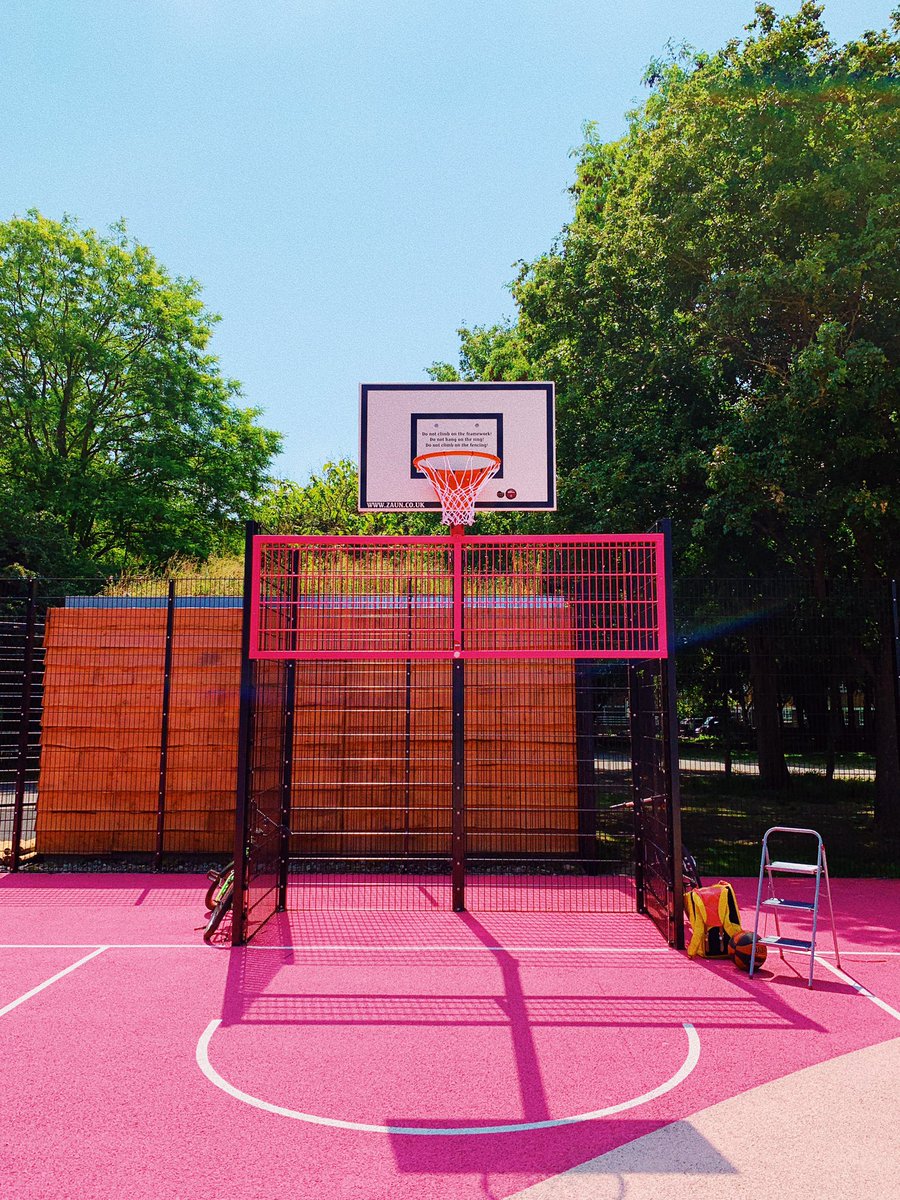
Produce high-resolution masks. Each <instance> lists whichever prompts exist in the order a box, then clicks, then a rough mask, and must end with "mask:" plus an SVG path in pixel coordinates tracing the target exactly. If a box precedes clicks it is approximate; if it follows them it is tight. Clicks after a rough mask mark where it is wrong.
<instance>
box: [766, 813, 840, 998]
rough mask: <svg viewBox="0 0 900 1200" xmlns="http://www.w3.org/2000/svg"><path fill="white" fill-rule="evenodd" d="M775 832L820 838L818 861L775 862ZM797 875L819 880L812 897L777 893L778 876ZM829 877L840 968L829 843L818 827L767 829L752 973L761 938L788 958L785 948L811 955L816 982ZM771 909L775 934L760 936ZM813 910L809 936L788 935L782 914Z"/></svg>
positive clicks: (837, 959) (828, 891) (810, 982)
mask: <svg viewBox="0 0 900 1200" xmlns="http://www.w3.org/2000/svg"><path fill="white" fill-rule="evenodd" d="M773 834H795V835H800V836H804V837H809V838H815V840H816V854H815V862H782V861H778V860H776V861H773V860H772V857H771V855H770V852H769V839H770V838H771V837H772V835H773ZM776 875H795V876H803V875H805V876H807V877H808V878H810V879H815V894H814V895H813V898H812V900H788V899H785V898H783V897H781V896H776V895H775V878H774V877H775V876H776ZM765 878H767V879H768V882H769V895H768V899H766V900H763V880H764V879H765ZM823 879H824V880H825V893H826V895H827V896H828V909H829V912H830V914H831V935H832V938H833V939H834V956H835V964H836V966H838V967H840V965H841V956H840V953H839V951H838V943H837V929H836V928H835V924H834V905H833V904H832V902H831V880H830V879H829V878H828V860H827V858H826V856H825V846H824V844H823V842H822V838H821V836H820V835H819V834H818V833H817V832H816V831H815V829H795V828H793V827H792V826H790V825H773V826H772V828H771V829H767V830H766V832H765V835H764V836H763V841H762V854H761V855H760V860H759V887H758V889H757V892H756V913H755V916H754V919H753V949H752V952H751V955H750V975H751V976H752V975H753V972H754V970H755V969H756V945H757V939H758V940H759V941H760V942H761V943H762V944H763V945H764V946H774V947H776V948H777V950H778V953H779V954H780V955H781V957H782V958H784V952H785V950H794V951H798V952H801V953H804V952H805V953H807V954H809V982H808V984H807V987H812V985H813V970H814V968H815V964H816V931H817V929H818V924H819V899H820V896H821V891H822V880H823ZM769 912H771V913H772V915H773V916H774V917H775V934H776V936H775V937H759V919H760V916H761V915H764V916H765V917H766V918H768V915H769ZM784 913H789V914H792V913H811V914H812V929H811V931H810V935H809V938H797V937H784V936H783V935H782V932H781V922H780V921H779V914H784Z"/></svg>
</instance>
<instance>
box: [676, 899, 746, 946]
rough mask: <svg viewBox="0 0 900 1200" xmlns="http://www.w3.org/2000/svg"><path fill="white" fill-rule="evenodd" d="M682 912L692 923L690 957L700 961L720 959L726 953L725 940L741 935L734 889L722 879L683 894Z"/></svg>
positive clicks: (726, 942) (739, 915)
mask: <svg viewBox="0 0 900 1200" xmlns="http://www.w3.org/2000/svg"><path fill="white" fill-rule="evenodd" d="M684 911H685V914H686V915H687V919H688V920H689V921H690V923H691V931H692V936H691V941H690V945H689V946H688V954H689V956H690V957H691V958H695V957H696V956H697V955H698V954H699V955H700V957H701V958H723V957H724V956H725V955H726V954H727V953H728V939H729V938H730V937H737V935H738V934H739V933H741V932H742V931H741V914H740V912H739V910H738V903H737V897H736V896H735V894H734V888H733V887H732V886H731V884H730V883H726V882H725V880H724V879H720V880H719V882H718V883H713V884H710V886H709V887H700V888H691V890H690V891H688V892H685V894H684Z"/></svg>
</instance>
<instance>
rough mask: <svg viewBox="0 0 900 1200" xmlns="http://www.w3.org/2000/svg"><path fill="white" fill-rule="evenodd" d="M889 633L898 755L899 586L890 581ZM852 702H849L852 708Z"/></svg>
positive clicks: (899, 713)
mask: <svg viewBox="0 0 900 1200" xmlns="http://www.w3.org/2000/svg"><path fill="white" fill-rule="evenodd" d="M891 632H892V634H893V639H892V644H893V651H894V720H895V721H896V723H897V742H898V753H900V585H898V582H897V580H896V579H892V580H891ZM852 704H853V700H852V698H851V699H850V700H849V705H850V706H851V707H852Z"/></svg>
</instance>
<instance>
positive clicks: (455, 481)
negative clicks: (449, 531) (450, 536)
mask: <svg viewBox="0 0 900 1200" xmlns="http://www.w3.org/2000/svg"><path fill="white" fill-rule="evenodd" d="M413 466H414V467H415V468H416V470H417V471H421V472H422V473H423V474H424V475H427V476H428V479H429V480H430V482H431V485H432V487H433V488H434V490H435V491H436V492H437V496H438V499H439V500H440V502H441V512H442V514H443V516H442V517H441V520H442V521H443V523H444V524H445V525H471V524H472V522H473V521H474V520H475V499H476V497H477V496H478V493H479V492H480V491H481V489H482V488H483V487H484V485H485V484H486V483H487V481H488V480H489V479H490V478H491V476H492V475H496V473H497V472H498V471H499V470H500V459H499V458H498V457H497V455H496V454H486V453H485V452H484V451H482V450H436V451H433V452H432V453H430V454H420V455H419V456H418V457H417V458H414V459H413Z"/></svg>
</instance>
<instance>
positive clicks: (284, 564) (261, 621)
mask: <svg viewBox="0 0 900 1200" xmlns="http://www.w3.org/2000/svg"><path fill="white" fill-rule="evenodd" d="M252 587H253V592H252V597H251V642H250V645H251V649H250V655H251V657H252V658H268V659H333V660H334V659H338V660H339V659H348V660H349V659H372V660H375V659H379V660H382V659H385V660H386V659H454V658H456V659H460V658H462V659H492V658H494V659H524V658H548V659H549V658H568V659H572V658H586V659H618V660H622V659H654V658H657V659H658V658H665V657H666V656H667V654H668V644H667V633H666V619H665V613H666V594H665V554H664V549H663V535H662V534H654V533H647V534H549V535H532V536H523V537H466V536H464V534H463V532H462V528H461V527H458V528H455V529H454V531H453V533H452V535H451V536H450V537H305V536H303V537H301V536H297V537H282V536H269V535H259V536H257V537H255V538H254V539H253V562H252Z"/></svg>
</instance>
